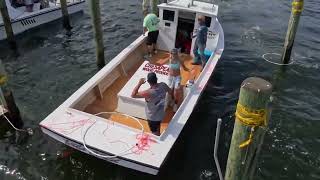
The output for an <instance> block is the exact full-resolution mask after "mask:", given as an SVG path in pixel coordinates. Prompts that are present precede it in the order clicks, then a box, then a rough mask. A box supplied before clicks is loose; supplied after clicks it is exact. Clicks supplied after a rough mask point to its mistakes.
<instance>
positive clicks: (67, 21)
mask: <svg viewBox="0 0 320 180" xmlns="http://www.w3.org/2000/svg"><path fill="white" fill-rule="evenodd" d="M60 5H61V12H62V21H63V27H64V28H65V29H66V30H67V31H70V30H71V29H72V27H71V24H70V18H69V13H68V4H67V0H60Z"/></svg>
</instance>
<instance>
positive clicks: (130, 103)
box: [116, 61, 169, 119]
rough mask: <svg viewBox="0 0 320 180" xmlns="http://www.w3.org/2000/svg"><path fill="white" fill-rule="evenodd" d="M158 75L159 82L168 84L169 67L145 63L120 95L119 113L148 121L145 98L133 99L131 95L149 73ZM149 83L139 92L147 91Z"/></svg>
mask: <svg viewBox="0 0 320 180" xmlns="http://www.w3.org/2000/svg"><path fill="white" fill-rule="evenodd" d="M151 71H152V72H155V73H156V74H157V78H158V82H164V83H166V84H168V75H169V66H168V65H155V64H151V63H150V62H149V61H144V62H143V63H142V65H141V66H140V67H139V68H138V70H137V71H136V72H135V73H134V75H133V76H132V77H131V78H130V79H129V81H128V82H127V83H126V84H125V86H123V88H122V89H121V90H120V92H119V93H118V107H117V110H116V111H118V112H121V113H124V114H128V115H130V116H134V117H137V118H141V119H146V114H145V106H146V101H145V99H144V98H132V97H131V93H132V91H133V89H134V88H135V87H136V85H137V84H138V82H139V80H140V78H146V77H147V74H148V73H149V72H151ZM149 87H150V86H149V84H148V83H144V84H143V85H142V86H141V87H140V89H139V91H143V90H147V89H148V88H149Z"/></svg>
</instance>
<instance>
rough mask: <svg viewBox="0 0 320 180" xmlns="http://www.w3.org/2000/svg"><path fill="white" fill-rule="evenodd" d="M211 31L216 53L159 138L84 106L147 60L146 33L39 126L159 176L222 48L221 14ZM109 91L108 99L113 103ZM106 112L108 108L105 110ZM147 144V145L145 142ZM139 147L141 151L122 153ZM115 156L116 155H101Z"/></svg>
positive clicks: (80, 147)
mask: <svg viewBox="0 0 320 180" xmlns="http://www.w3.org/2000/svg"><path fill="white" fill-rule="evenodd" d="M212 31H213V32H215V34H216V35H215V36H214V38H216V41H215V42H216V43H215V48H214V49H215V50H214V53H212V55H211V56H210V58H209V60H208V62H207V65H206V66H205V67H204V68H203V70H202V72H201V74H200V75H199V76H198V78H197V80H196V81H195V84H194V85H193V86H192V87H191V88H190V91H189V93H187V95H186V97H185V99H184V101H183V102H182V104H181V106H180V108H179V109H178V110H177V112H175V114H174V116H173V117H172V119H171V121H170V122H169V124H168V127H167V128H166V130H165V131H164V132H163V133H162V134H161V135H160V136H155V135H153V134H151V133H144V132H143V131H142V132H141V131H140V129H137V128H132V127H129V126H126V125H125V124H121V123H117V122H115V121H111V120H110V119H108V118H103V117H99V116H97V115H96V113H97V112H102V111H100V110H98V111H97V112H95V113H93V112H91V113H90V112H88V111H86V107H88V106H90V105H91V104H93V103H94V101H95V100H96V99H99V98H100V100H102V99H103V92H105V90H106V89H107V88H109V87H111V86H112V84H114V82H115V81H117V80H118V79H119V77H120V76H123V74H122V73H124V72H129V70H130V69H131V68H133V67H135V65H139V63H140V65H141V64H142V63H143V62H142V60H143V55H144V54H146V53H147V51H146V49H147V48H146V45H145V41H146V37H145V36H140V37H138V38H137V39H136V40H135V41H134V42H133V43H131V44H130V45H129V46H128V47H127V48H125V49H124V50H123V51H122V52H120V53H119V54H118V55H117V56H116V57H115V58H113V59H112V60H111V61H110V62H109V63H108V65H107V66H105V67H104V68H102V69H101V70H100V71H99V72H98V73H96V74H95V75H94V76H93V77H92V78H91V79H90V80H88V81H87V82H86V83H85V84H84V85H83V86H82V87H80V88H79V89H78V90H77V91H76V92H75V93H74V94H72V96H70V97H69V98H68V99H67V100H66V101H65V102H64V103H63V104H61V105H60V106H59V107H58V108H57V109H56V110H55V111H54V112H52V113H51V114H50V115H49V116H47V117H46V118H45V119H44V120H43V121H41V123H40V126H41V130H42V131H43V132H44V133H45V134H48V135H49V136H50V137H52V138H54V139H56V140H58V141H60V142H62V143H64V144H66V145H68V146H70V147H72V148H75V149H77V150H79V151H81V152H84V153H86V154H89V155H92V156H95V157H98V158H100V159H103V160H106V161H108V162H111V163H114V164H117V165H120V166H124V167H127V168H130V169H135V170H137V171H141V172H145V173H149V174H153V175H155V174H157V173H158V171H159V170H160V169H161V167H163V165H164V162H165V161H166V159H167V157H168V154H169V152H170V151H171V149H172V147H173V146H174V143H175V142H176V140H177V139H178V137H179V134H180V133H181V131H182V130H183V128H184V126H185V124H186V123H187V121H188V119H189V117H190V115H191V113H192V111H193V109H194V107H195V106H196V104H197V102H198V100H199V98H200V96H201V94H202V92H203V90H204V88H205V87H206V85H207V82H208V80H209V78H210V77H211V75H212V73H213V71H214V69H215V67H216V65H217V63H218V61H219V59H220V57H221V55H222V52H223V50H224V33H223V29H222V27H221V25H220V23H219V21H218V19H217V18H215V27H214V29H212ZM140 65H139V66H140ZM139 66H138V67H139ZM124 84H125V83H124ZM107 95H108V94H106V97H105V100H106V102H108V103H110V101H108V100H110V98H107ZM103 111H106V109H105V108H103ZM89 129H91V130H90V131H89V133H85V134H83V132H88V130H89ZM84 139H86V141H84ZM83 143H85V145H86V146H87V147H88V148H89V149H90V151H94V152H95V153H97V154H98V155H101V156H98V155H95V154H94V153H92V152H90V151H88V150H86V149H85V147H84V145H83ZM144 144H145V145H146V146H141V145H144ZM136 147H137V148H138V151H135V150H134V151H130V153H125V154H123V153H124V152H129V150H132V149H134V148H136ZM141 147H142V148H141ZM128 148H129V149H128ZM113 154H116V155H117V157H116V158H104V157H103V156H110V155H113Z"/></svg>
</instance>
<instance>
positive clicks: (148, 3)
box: [142, 0, 166, 17]
mask: <svg viewBox="0 0 320 180" xmlns="http://www.w3.org/2000/svg"><path fill="white" fill-rule="evenodd" d="M165 2H166V1H165ZM158 4H159V0H143V1H142V13H143V16H144V17H145V16H147V15H148V14H149V13H153V14H155V15H157V16H158V15H159V11H158Z"/></svg>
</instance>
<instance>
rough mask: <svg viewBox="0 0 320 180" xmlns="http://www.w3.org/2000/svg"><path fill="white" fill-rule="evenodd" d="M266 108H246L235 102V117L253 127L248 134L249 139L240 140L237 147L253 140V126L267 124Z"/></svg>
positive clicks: (244, 145)
mask: <svg viewBox="0 0 320 180" xmlns="http://www.w3.org/2000/svg"><path fill="white" fill-rule="evenodd" d="M266 114H267V113H266V110H265V109H260V110H254V109H250V108H247V107H245V106H243V105H242V104H240V103H238V104H237V110H236V117H237V118H236V119H237V120H238V121H239V122H240V123H241V124H243V125H245V126H251V127H253V130H252V131H251V133H250V135H249V139H248V140H246V141H244V142H242V143H241V144H240V145H239V148H244V147H246V146H248V145H249V144H250V143H251V142H252V140H253V132H254V129H255V127H260V126H266V125H267V121H266V120H267V116H266Z"/></svg>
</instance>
